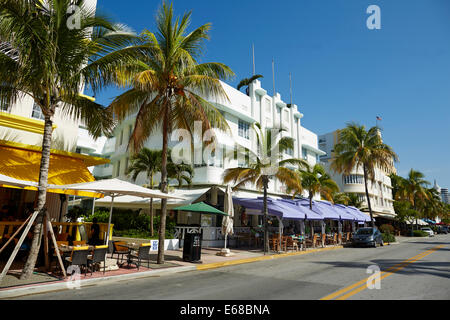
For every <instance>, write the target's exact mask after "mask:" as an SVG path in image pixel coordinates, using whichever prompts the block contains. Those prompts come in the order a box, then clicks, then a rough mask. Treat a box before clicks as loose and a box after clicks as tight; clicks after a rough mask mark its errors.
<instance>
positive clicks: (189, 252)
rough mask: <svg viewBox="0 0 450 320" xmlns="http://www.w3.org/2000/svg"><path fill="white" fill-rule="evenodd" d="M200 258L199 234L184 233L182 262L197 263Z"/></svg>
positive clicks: (200, 237)
mask: <svg viewBox="0 0 450 320" xmlns="http://www.w3.org/2000/svg"><path fill="white" fill-rule="evenodd" d="M201 256H202V235H201V233H186V234H185V236H184V245H183V261H186V262H199V261H200V259H201Z"/></svg>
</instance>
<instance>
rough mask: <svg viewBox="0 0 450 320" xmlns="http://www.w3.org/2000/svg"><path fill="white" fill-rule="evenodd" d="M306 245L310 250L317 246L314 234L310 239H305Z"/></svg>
mask: <svg viewBox="0 0 450 320" xmlns="http://www.w3.org/2000/svg"><path fill="white" fill-rule="evenodd" d="M306 245H310V247H311V248H315V247H316V246H317V234H314V236H313V238H312V239H306Z"/></svg>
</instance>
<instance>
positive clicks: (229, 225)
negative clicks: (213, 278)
mask: <svg viewBox="0 0 450 320" xmlns="http://www.w3.org/2000/svg"><path fill="white" fill-rule="evenodd" d="M223 209H224V211H225V212H226V213H227V214H228V216H226V217H224V218H223V220H222V233H223V234H224V235H225V246H224V250H223V252H224V253H228V251H229V250H228V249H227V239H228V236H229V235H230V236H231V235H233V224H234V207H233V196H232V190H231V186H227V192H226V193H225V204H224V208H223Z"/></svg>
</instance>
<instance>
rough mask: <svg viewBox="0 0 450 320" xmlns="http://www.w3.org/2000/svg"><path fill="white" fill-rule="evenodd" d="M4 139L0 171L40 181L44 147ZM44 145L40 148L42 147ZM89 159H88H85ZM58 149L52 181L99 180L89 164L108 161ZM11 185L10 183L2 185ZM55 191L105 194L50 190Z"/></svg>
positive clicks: (52, 162)
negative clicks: (89, 167) (94, 175)
mask: <svg viewBox="0 0 450 320" xmlns="http://www.w3.org/2000/svg"><path fill="white" fill-rule="evenodd" d="M12 145H13V143H11V142H6V141H0V173H1V174H3V175H6V176H9V177H12V178H15V179H18V180H24V181H32V182H38V181H39V168H40V164H41V155H42V154H41V151H40V150H36V148H37V147H35V146H26V145H22V144H16V146H12ZM39 149H40V148H39ZM84 160H86V161H84ZM102 160H103V161H100V158H93V157H88V156H81V155H79V154H71V153H68V152H61V151H60V152H57V151H54V150H52V153H51V155H50V168H49V174H48V184H52V185H67V184H76V183H84V182H92V181H95V179H94V177H93V176H92V174H91V173H90V172H89V170H88V169H87V164H86V162H87V163H88V165H92V164H94V163H95V164H97V163H98V164H101V163H108V160H106V159H102ZM2 187H8V186H2ZM23 189H25V190H37V188H35V187H24V188H23ZM48 192H51V193H61V194H70V195H77V196H84V197H96V198H103V194H99V193H93V192H85V191H75V190H55V189H52V190H48Z"/></svg>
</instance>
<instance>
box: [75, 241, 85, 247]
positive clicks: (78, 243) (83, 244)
mask: <svg viewBox="0 0 450 320" xmlns="http://www.w3.org/2000/svg"><path fill="white" fill-rule="evenodd" d="M86 244H87V242H86V240H83V241H73V246H74V247H76V246H85V245H86Z"/></svg>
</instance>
